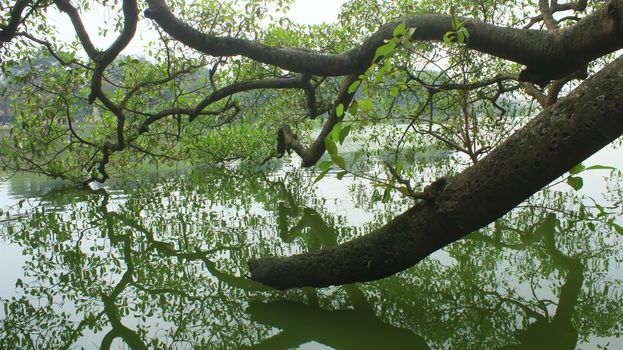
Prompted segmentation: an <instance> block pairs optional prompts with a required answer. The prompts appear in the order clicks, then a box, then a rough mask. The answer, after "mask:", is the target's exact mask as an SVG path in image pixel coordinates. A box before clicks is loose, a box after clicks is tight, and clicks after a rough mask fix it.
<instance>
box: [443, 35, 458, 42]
mask: <svg viewBox="0 0 623 350" xmlns="http://www.w3.org/2000/svg"><path fill="white" fill-rule="evenodd" d="M455 36H456V34H455V33H454V32H447V33H446V34H444V36H443V42H444V43H446V44H449V43H451V42H453V41H454V37H455Z"/></svg>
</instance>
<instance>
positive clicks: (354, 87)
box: [348, 80, 361, 94]
mask: <svg viewBox="0 0 623 350" xmlns="http://www.w3.org/2000/svg"><path fill="white" fill-rule="evenodd" d="M360 84H361V80H355V81H354V82H353V83H352V84H350V86H349V87H348V93H349V94H352V93H355V92H356V91H357V89H359V85H360Z"/></svg>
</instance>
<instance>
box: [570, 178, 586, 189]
mask: <svg viewBox="0 0 623 350" xmlns="http://www.w3.org/2000/svg"><path fill="white" fill-rule="evenodd" d="M567 184H569V186H571V187H573V189H574V190H576V191H578V190H579V189H581V188H582V187H583V186H584V180H582V178H581V177H578V176H570V177H569V178H568V179H567Z"/></svg>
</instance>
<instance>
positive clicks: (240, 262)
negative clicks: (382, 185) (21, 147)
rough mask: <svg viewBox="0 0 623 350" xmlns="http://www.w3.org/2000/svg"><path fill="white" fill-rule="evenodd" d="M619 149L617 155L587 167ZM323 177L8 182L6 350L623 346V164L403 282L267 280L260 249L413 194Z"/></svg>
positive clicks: (305, 244) (1, 334)
mask: <svg viewBox="0 0 623 350" xmlns="http://www.w3.org/2000/svg"><path fill="white" fill-rule="evenodd" d="M621 159H623V158H622V157H620V150H615V149H612V148H608V149H606V150H603V151H602V152H600V153H598V154H596V155H595V156H593V157H592V158H591V159H589V160H588V161H586V162H585V164H586V165H587V166H588V165H594V164H603V165H611V166H615V167H617V168H619V169H621V168H623V162H621ZM314 176H315V175H314V174H310V173H309V172H306V171H303V170H299V169H297V168H296V167H289V166H283V167H281V168H280V169H278V170H276V171H274V172H272V173H270V174H268V175H263V174H260V173H253V172H246V173H240V172H236V171H231V170H223V169H212V170H193V171H190V170H184V171H179V172H175V171H173V172H171V171H169V172H168V173H167V175H165V176H162V177H160V178H158V177H151V176H150V177H148V178H149V179H148V180H143V181H141V182H136V181H134V182H128V183H122V182H116V183H111V184H107V186H106V187H104V188H100V189H98V190H93V191H85V190H75V189H71V188H67V187H63V184H62V183H59V182H54V181H50V180H47V179H43V178H40V177H35V176H29V175H16V176H14V177H12V178H11V179H9V180H8V181H6V182H2V183H0V208H1V210H2V213H1V214H0V217H1V219H0V264H1V265H2V269H1V270H0V280H1V281H2V282H3V283H2V284H1V285H0V298H1V300H0V302H1V303H2V308H0V349H81V348H84V349H96V348H104V349H108V348H110V349H125V348H132V349H141V348H149V349H152V348H153V349H308V350H309V349H531V350H534V349H576V348H578V349H606V348H607V349H623V339H622V338H621V332H622V330H623V232H618V231H617V228H618V227H619V226H617V225H621V226H623V215H622V211H623V204H622V203H623V181H622V177H621V173H620V172H619V171H609V170H591V171H585V172H583V173H581V174H580V176H582V178H583V180H584V188H583V189H582V190H580V191H577V192H576V191H573V190H571V188H570V187H569V186H568V185H566V184H564V183H562V184H558V185H556V186H553V187H551V188H549V189H547V190H545V191H542V192H540V193H539V194H537V195H535V196H534V197H533V198H531V199H530V200H528V201H526V202H525V203H524V204H522V205H521V206H520V207H519V208H517V209H515V210H514V211H512V212H511V213H509V214H508V215H506V216H505V217H504V218H502V219H500V220H499V221H497V222H496V223H495V224H492V225H490V226H489V227H488V228H486V229H483V230H481V231H478V232H475V233H473V234H472V235H470V236H468V237H467V238H465V239H463V240H461V241H459V242H456V243H455V244H452V245H450V246H448V247H446V248H445V249H443V250H442V251H439V252H437V253H435V254H434V255H432V256H431V257H429V258H428V259H426V260H424V261H422V262H421V263H420V264H418V265H417V266H414V267H412V268H410V269H408V270H406V271H404V272H402V273H400V274H397V275H395V276H393V277H390V278H386V279H383V280H380V281H375V282H370V283H362V284H354V285H347V286H341V287H331V288H326V289H321V290H314V289H303V290H293V291H287V292H278V291H272V290H267V289H266V288H263V287H262V286H261V285H258V284H256V283H254V282H252V281H250V280H248V279H247V278H246V277H245V276H246V275H247V273H248V268H247V266H246V262H247V261H248V260H249V259H251V258H255V257H261V256H268V255H287V254H292V253H297V252H303V251H310V250H316V249H321V248H323V247H328V246H331V245H334V244H337V243H339V242H343V241H346V240H348V239H350V238H352V237H355V236H359V235H363V234H365V233H366V232H369V231H370V230H371V229H373V228H375V227H378V226H380V225H382V224H383V223H385V222H386V221H387V220H388V219H389V218H390V217H391V216H392V215H395V214H397V213H400V212H401V211H402V210H404V209H405V208H406V207H407V205H408V204H409V203H408V201H406V200H399V199H398V195H394V198H395V200H394V201H390V203H388V204H383V203H381V202H379V201H378V200H377V199H378V197H379V195H378V193H375V191H374V190H373V188H372V187H371V186H369V184H368V183H366V182H363V181H361V180H354V179H352V178H349V177H348V176H347V177H345V178H344V179H342V180H338V179H337V178H336V176H335V174H333V173H330V174H329V175H327V177H326V178H325V179H323V180H321V181H320V182H319V183H318V184H312V181H311V179H313V177H314Z"/></svg>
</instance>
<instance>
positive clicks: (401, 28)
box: [393, 22, 407, 37]
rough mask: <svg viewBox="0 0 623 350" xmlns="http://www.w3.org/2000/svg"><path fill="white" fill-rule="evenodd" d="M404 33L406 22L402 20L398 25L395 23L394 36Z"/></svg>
mask: <svg viewBox="0 0 623 350" xmlns="http://www.w3.org/2000/svg"><path fill="white" fill-rule="evenodd" d="M406 33H407V23H406V22H402V23H400V24H399V25H397V26H396V28H394V32H393V35H394V37H398V36H401V35H405V34H406Z"/></svg>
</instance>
